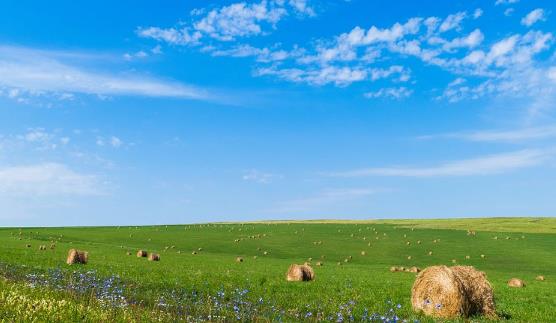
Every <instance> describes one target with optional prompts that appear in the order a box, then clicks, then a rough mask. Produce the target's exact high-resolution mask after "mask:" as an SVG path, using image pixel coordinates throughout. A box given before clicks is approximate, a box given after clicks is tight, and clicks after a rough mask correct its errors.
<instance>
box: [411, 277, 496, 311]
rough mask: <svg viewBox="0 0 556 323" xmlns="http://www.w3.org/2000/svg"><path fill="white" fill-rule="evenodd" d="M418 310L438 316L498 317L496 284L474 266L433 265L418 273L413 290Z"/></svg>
mask: <svg viewBox="0 0 556 323" xmlns="http://www.w3.org/2000/svg"><path fill="white" fill-rule="evenodd" d="M411 304H412V307H413V309H414V310H415V311H417V312H421V311H422V312H423V313H425V314H426V315H429V316H433V317H436V318H457V317H465V318H467V317H470V316H473V315H478V314H483V315H486V316H488V317H490V318H496V317H497V316H496V310H495V304H494V295H493V291H492V286H491V285H490V283H489V282H488V280H487V278H486V275H485V273H483V272H481V271H478V270H476V269H475V268H474V267H472V266H453V267H446V266H432V267H428V268H426V269H425V270H423V271H422V272H420V273H419V274H418V275H417V278H416V279H415V283H414V284H413V288H412V290H411Z"/></svg>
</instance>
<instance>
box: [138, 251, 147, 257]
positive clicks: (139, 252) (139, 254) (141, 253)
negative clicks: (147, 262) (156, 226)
mask: <svg viewBox="0 0 556 323" xmlns="http://www.w3.org/2000/svg"><path fill="white" fill-rule="evenodd" d="M146 256H147V251H146V250H139V251H137V257H138V258H142V257H146Z"/></svg>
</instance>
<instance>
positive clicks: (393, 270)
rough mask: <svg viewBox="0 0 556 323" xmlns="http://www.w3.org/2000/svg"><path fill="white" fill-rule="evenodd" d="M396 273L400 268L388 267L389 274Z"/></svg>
mask: <svg viewBox="0 0 556 323" xmlns="http://www.w3.org/2000/svg"><path fill="white" fill-rule="evenodd" d="M397 271H400V268H398V267H396V266H392V267H390V272H392V273H395V272H397Z"/></svg>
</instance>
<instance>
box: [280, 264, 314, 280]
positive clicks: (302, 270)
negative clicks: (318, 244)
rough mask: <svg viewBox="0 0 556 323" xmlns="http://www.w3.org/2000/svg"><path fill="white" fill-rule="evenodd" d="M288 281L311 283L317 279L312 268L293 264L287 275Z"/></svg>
mask: <svg viewBox="0 0 556 323" xmlns="http://www.w3.org/2000/svg"><path fill="white" fill-rule="evenodd" d="M286 279H287V280H288V281H310V280H313V279H315V272H314V271H313V268H311V266H309V265H307V264H305V265H297V264H292V265H291V266H290V268H289V269H288V272H287V274H286Z"/></svg>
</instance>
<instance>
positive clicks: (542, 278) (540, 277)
mask: <svg viewBox="0 0 556 323" xmlns="http://www.w3.org/2000/svg"><path fill="white" fill-rule="evenodd" d="M535 279H536V280H538V281H544V276H543V275H539V276H537V277H535Z"/></svg>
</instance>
